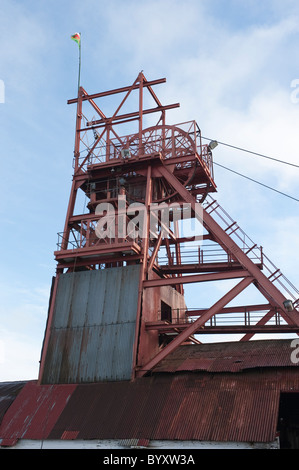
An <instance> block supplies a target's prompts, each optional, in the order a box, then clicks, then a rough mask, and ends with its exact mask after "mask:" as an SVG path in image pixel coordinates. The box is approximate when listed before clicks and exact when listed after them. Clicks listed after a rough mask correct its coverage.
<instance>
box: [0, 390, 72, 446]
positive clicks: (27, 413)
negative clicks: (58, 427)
mask: <svg viewBox="0 0 299 470" xmlns="http://www.w3.org/2000/svg"><path fill="white" fill-rule="evenodd" d="M75 388H76V385H41V386H38V385H37V384H36V382H34V381H32V382H28V383H27V384H26V385H25V386H24V388H23V389H22V390H21V392H20V393H19V394H18V396H17V398H16V399H15V400H14V402H13V403H12V405H11V406H10V407H9V409H8V410H7V412H6V414H5V416H4V418H3V420H2V423H1V427H0V438H1V439H4V442H5V441H6V442H10V441H11V442H13V441H17V440H19V439H46V438H47V436H48V434H49V432H50V431H51V429H52V428H53V426H54V424H55V423H56V421H57V419H58V417H59V416H60V414H61V412H62V411H63V409H64V408H65V406H66V404H67V402H68V400H69V398H70V396H71V395H72V393H73V391H74V389H75Z"/></svg>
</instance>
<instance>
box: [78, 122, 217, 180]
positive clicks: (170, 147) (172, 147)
mask: <svg viewBox="0 0 299 470" xmlns="http://www.w3.org/2000/svg"><path fill="white" fill-rule="evenodd" d="M91 132H92V134H90V133H91ZM90 136H91V137H90ZM92 137H93V138H92ZM80 141H81V144H82V145H81V147H83V149H82V150H81V152H80V156H79V157H78V160H77V163H78V168H80V170H83V171H86V170H87V168H88V167H89V166H90V165H98V164H101V163H105V162H109V161H111V160H112V161H113V160H129V159H133V158H136V157H144V156H153V155H157V154H159V155H161V158H162V159H169V158H175V157H184V156H188V155H194V154H196V155H197V157H198V158H199V160H200V161H202V163H203V165H204V166H205V167H206V169H207V171H208V172H209V173H210V175H211V176H212V177H213V161H212V153H211V151H210V149H209V146H208V145H202V140H201V134H200V130H199V128H198V125H197V123H196V122H195V121H188V122H183V123H179V124H177V125H174V126H154V127H151V128H148V129H145V130H144V131H143V133H142V139H141V141H140V139H139V134H129V135H126V136H122V137H114V138H111V137H109V139H108V140H107V137H104V136H103V137H101V136H100V135H99V134H98V133H97V131H96V130H92V129H91V130H90V131H89V132H85V133H84V134H83V135H82V136H81V138H80ZM75 166H76V158H74V161H73V167H74V168H75Z"/></svg>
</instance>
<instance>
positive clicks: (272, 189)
mask: <svg viewBox="0 0 299 470" xmlns="http://www.w3.org/2000/svg"><path fill="white" fill-rule="evenodd" d="M202 139H204V140H209V141H210V142H214V141H215V139H209V138H208V137H202ZM215 142H217V144H220V145H224V146H226V147H230V148H233V149H235V150H240V151H241V152H246V153H250V154H252V155H256V156H258V157H262V158H267V159H269V160H273V161H275V162H278V163H283V164H284V165H289V166H293V167H295V168H299V165H296V164H295V163H290V162H286V161H284V160H279V159H278V158H273V157H269V156H268V155H263V154H262V153H257V152H253V151H251V150H247V149H244V148H242V147H237V146H235V145H231V144H226V143H225V142H220V141H218V140H216V141H215ZM213 163H214V164H215V165H217V166H219V167H221V168H223V169H225V170H227V171H230V172H231V173H234V174H236V175H238V176H241V177H242V178H246V179H247V180H249V181H252V182H253V183H256V184H259V185H260V186H263V187H264V188H267V189H270V190H271V191H275V192H276V193H278V194H281V195H282V196H285V197H288V198H289V199H292V200H293V201H296V202H299V199H297V198H295V197H293V196H290V195H289V194H286V193H284V192H282V191H278V190H277V189H275V188H272V187H271V186H268V185H267V184H264V183H261V182H260V181H257V180H255V179H253V178H250V177H249V176H246V175H243V174H242V173H239V172H238V171H235V170H232V169H231V168H227V167H226V166H224V165H221V164H220V163H217V162H215V161H213Z"/></svg>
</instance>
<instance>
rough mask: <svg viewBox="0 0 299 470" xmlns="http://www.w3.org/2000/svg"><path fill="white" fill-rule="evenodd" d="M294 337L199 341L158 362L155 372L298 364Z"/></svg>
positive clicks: (182, 347)
mask: <svg viewBox="0 0 299 470" xmlns="http://www.w3.org/2000/svg"><path fill="white" fill-rule="evenodd" d="M293 351H294V347H292V340H285V339H284V340H260V341H244V342H227V343H210V344H196V345H192V346H181V347H179V348H177V349H176V350H175V351H174V352H173V353H172V354H170V355H169V356H168V357H167V358H166V359H164V360H163V361H162V362H161V363H160V364H158V365H157V366H156V367H155V369H154V372H179V371H196V370H205V371H208V372H239V371H241V370H246V369H252V368H257V367H287V366H288V367H296V366H297V364H294V363H293V362H292V359H291V354H292V352H293Z"/></svg>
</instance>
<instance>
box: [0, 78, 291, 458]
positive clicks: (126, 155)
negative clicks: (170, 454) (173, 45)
mask: <svg viewBox="0 0 299 470" xmlns="http://www.w3.org/2000/svg"><path fill="white" fill-rule="evenodd" d="M165 81H166V80H165V79H157V80H151V81H149V80H147V79H146V77H145V76H144V74H143V72H140V73H139V74H138V76H137V78H136V80H135V81H134V83H133V84H132V85H130V86H126V87H123V88H118V89H113V90H110V91H107V92H99V93H95V94H88V93H87V92H86V90H85V89H84V88H83V87H82V86H80V87H79V90H78V96H77V97H76V98H74V99H71V100H69V101H68V103H69V104H74V105H76V133H75V148H74V159H73V169H74V172H73V180H72V187H71V191H70V198H69V204H68V208H67V214H66V220H65V225H64V228H63V231H62V232H60V233H59V239H58V244H57V250H56V251H55V253H54V256H55V260H56V263H57V267H56V273H55V276H54V277H53V280H52V288H51V295H50V300H49V309H48V318H47V324H46V328H45V335H44V341H43V346H42V351H41V359H40V370H39V376H38V377H37V378H36V380H32V381H28V382H14V383H2V384H0V397H1V399H0V423H1V424H0V446H2V447H3V448H14V449H18V448H20V449H21V448H44V449H47V448H50V449H55V448H86V449H87V448H103V449H109V448H112V449H129V448H143V449H166V448H169V449H182V448H184V449H209V448H213V449H214V448H219V449H228V448H233V449H234V448H236V449H237V448H239V449H240V448H245V449H247V448H252V449H256V448H258V449H263V448H266V449H279V448H298V446H299V407H298V403H299V401H298V400H299V369H298V362H299V339H298V343H297V342H296V335H298V333H299V292H298V290H297V289H296V288H295V287H294V286H293V284H292V283H291V282H289V281H288V279H287V278H286V277H285V276H284V275H283V274H282V273H281V271H280V270H279V269H278V268H277V267H276V266H275V264H273V262H272V261H271V260H270V258H268V256H266V254H265V253H264V250H263V249H262V248H261V247H260V246H258V245H257V244H256V243H255V242H253V241H252V240H251V239H250V238H249V237H248V236H247V235H246V234H245V232H244V231H243V230H242V229H241V228H240V227H239V226H238V224H237V222H236V221H234V219H233V218H231V216H230V215H229V214H228V212H226V211H225V210H224V209H223V208H222V207H221V206H220V204H219V203H218V202H217V200H216V199H214V195H215V193H216V192H217V187H216V183H215V181H214V173H213V149H214V147H215V146H216V145H217V142H215V141H212V142H209V143H203V138H202V134H201V130H200V128H199V126H198V124H197V123H196V122H195V121H190V122H184V123H180V124H176V125H170V124H168V123H167V120H166V112H167V110H170V109H175V108H177V107H179V104H178V103H174V104H170V105H163V104H162V103H161V102H160V100H159V98H158V96H157V95H156V93H155V91H154V89H155V86H156V85H160V84H163V83H165ZM119 96H120V99H119V101H118V102H117V105H116V108H115V112H114V113H113V114H111V115H109V117H107V116H106V114H105V112H104V111H105V103H106V100H109V99H111V98H113V99H114V102H115V97H116V98H117V97H119ZM133 96H134V100H133V103H134V104H135V106H136V108H135V111H132V110H131V109H129V106H130V104H131V101H130V100H132V98H133ZM136 99H137V105H136ZM150 101H151V102H152V105H150V107H145V103H148V102H150ZM148 115H150V116H158V117H157V120H156V124H155V125H151V126H146V125H145V120H146V117H147V116H148ZM82 198H83V199H82ZM82 200H83V201H84V213H82ZM78 201H81V202H80V203H78ZM183 224H187V225H188V229H187V231H186V230H182V227H183ZM222 281H223V286H224V287H223V292H224V294H223V295H222V296H221V297H220V298H218V299H217V300H216V301H214V300H213V299H211V302H210V305H203V303H202V298H201V295H200V294H198V308H197V309H194V308H192V309H188V299H187V298H185V296H184V286H185V285H186V284H194V285H198V286H200V288H201V289H202V288H203V286H206V285H213V283H219V282H222ZM226 281H231V282H229V283H227V282H226ZM228 285H229V287H227V286H228ZM249 287H250V288H255V289H256V290H257V292H258V294H259V296H260V297H261V298H262V299H263V300H262V302H259V303H253V302H251V301H248V302H246V305H244V303H242V301H241V302H238V296H240V295H241V294H243V293H244V291H245V290H246V289H247V288H249ZM198 292H200V290H199V291H198ZM216 334H217V335H220V337H221V338H223V340H222V341H219V342H210V341H209V337H211V335H216ZM265 334H266V335H274V336H273V339H267V340H266V339H262V338H263V335H265ZM285 334H291V335H292V336H291V338H292V339H284V338H285ZM279 335H280V338H281V339H277V337H279ZM267 337H268V336H267ZM231 338H232V340H231ZM297 350H298V358H297Z"/></svg>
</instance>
